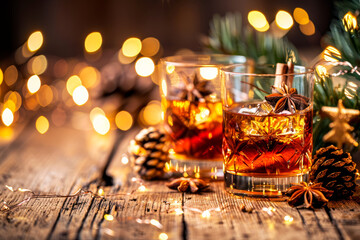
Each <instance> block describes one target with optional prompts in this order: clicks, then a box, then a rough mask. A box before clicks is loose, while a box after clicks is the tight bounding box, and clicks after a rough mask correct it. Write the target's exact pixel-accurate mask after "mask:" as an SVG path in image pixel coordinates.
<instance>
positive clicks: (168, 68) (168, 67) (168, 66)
mask: <svg viewBox="0 0 360 240" xmlns="http://www.w3.org/2000/svg"><path fill="white" fill-rule="evenodd" d="M174 71H175V66H174V65H171V64H169V65H167V66H166V72H167V73H168V74H172V73H173V72H174Z"/></svg>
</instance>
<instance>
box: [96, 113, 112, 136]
mask: <svg viewBox="0 0 360 240" xmlns="http://www.w3.org/2000/svg"><path fill="white" fill-rule="evenodd" d="M92 125H93V127H94V129H95V131H96V132H97V133H99V134H101V135H105V134H107V133H108V132H109V130H110V122H109V120H108V119H107V117H106V116H104V115H101V114H98V115H96V116H95V117H94V119H93V121H92Z"/></svg>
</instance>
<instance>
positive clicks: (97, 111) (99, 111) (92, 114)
mask: <svg viewBox="0 0 360 240" xmlns="http://www.w3.org/2000/svg"><path fill="white" fill-rule="evenodd" d="M97 115H103V116H105V112H104V110H102V109H101V108H99V107H95V108H93V109H92V110H91V111H90V120H91V122H93V121H94V118H95V117H96V116H97Z"/></svg>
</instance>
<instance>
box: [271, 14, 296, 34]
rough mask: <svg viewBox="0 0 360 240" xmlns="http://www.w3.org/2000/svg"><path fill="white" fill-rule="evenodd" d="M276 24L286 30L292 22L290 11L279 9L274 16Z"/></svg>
mask: <svg viewBox="0 0 360 240" xmlns="http://www.w3.org/2000/svg"><path fill="white" fill-rule="evenodd" d="M275 22H276V25H277V26H278V27H279V28H281V29H284V30H288V29H290V28H291V27H292V25H293V24H294V20H293V18H292V17H291V15H290V13H288V12H286V11H283V10H280V11H278V12H277V14H276V17H275Z"/></svg>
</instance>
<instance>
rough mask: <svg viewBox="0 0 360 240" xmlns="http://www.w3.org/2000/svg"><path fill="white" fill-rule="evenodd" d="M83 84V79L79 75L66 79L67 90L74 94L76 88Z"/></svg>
mask: <svg viewBox="0 0 360 240" xmlns="http://www.w3.org/2000/svg"><path fill="white" fill-rule="evenodd" d="M81 85H82V83H81V79H80V78H79V77H78V76H77V75H72V76H71V77H69V79H68V80H67V81H66V90H67V91H68V93H69V94H70V95H71V96H72V95H73V92H74V90H75V88H77V87H79V86H81Z"/></svg>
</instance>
